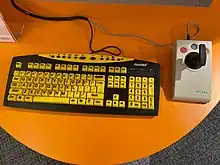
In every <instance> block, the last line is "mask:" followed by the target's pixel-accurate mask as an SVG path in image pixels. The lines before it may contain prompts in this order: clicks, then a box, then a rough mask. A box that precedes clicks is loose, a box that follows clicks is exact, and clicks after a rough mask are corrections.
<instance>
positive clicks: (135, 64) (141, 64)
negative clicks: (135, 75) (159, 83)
mask: <svg viewBox="0 0 220 165" xmlns="http://www.w3.org/2000/svg"><path fill="white" fill-rule="evenodd" d="M147 65H148V63H146V64H143V63H140V64H139V63H134V66H147Z"/></svg>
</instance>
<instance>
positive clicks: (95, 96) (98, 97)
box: [87, 93, 104, 100]
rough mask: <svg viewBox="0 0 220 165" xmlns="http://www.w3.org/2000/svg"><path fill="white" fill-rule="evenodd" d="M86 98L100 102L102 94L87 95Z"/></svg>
mask: <svg viewBox="0 0 220 165" xmlns="http://www.w3.org/2000/svg"><path fill="white" fill-rule="evenodd" d="M87 98H88V99H99V100H102V99H104V94H103V93H87Z"/></svg>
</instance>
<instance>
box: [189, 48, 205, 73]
mask: <svg viewBox="0 0 220 165" xmlns="http://www.w3.org/2000/svg"><path fill="white" fill-rule="evenodd" d="M206 56H207V54H206V46H205V44H200V45H199V53H197V52H191V53H189V54H187V55H186V57H185V64H186V66H187V67H189V68H191V69H199V68H201V67H202V66H205V65H206Z"/></svg>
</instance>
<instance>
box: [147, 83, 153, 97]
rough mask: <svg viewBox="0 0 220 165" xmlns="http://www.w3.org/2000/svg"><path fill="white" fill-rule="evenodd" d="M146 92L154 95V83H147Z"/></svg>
mask: <svg viewBox="0 0 220 165" xmlns="http://www.w3.org/2000/svg"><path fill="white" fill-rule="evenodd" d="M148 94H149V95H150V96H154V85H153V84H149V89H148Z"/></svg>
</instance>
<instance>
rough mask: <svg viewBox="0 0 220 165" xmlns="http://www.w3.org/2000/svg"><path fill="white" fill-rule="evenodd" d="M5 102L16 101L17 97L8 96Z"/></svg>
mask: <svg viewBox="0 0 220 165" xmlns="http://www.w3.org/2000/svg"><path fill="white" fill-rule="evenodd" d="M7 100H8V101H16V100H17V96H16V95H8V98H7Z"/></svg>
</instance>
